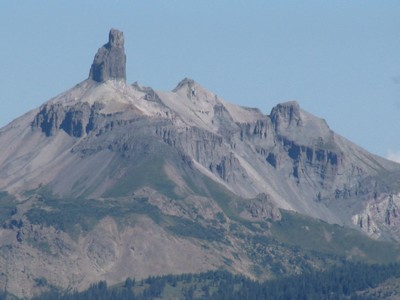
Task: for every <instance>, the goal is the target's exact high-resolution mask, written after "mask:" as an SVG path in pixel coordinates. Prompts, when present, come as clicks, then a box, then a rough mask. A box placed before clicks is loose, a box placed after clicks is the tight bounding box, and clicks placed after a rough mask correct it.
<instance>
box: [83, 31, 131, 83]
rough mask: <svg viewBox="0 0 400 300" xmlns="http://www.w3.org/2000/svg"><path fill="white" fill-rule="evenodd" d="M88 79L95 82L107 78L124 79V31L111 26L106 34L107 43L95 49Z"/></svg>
mask: <svg viewBox="0 0 400 300" xmlns="http://www.w3.org/2000/svg"><path fill="white" fill-rule="evenodd" d="M89 79H92V80H94V81H97V82H100V83H102V82H106V81H107V80H123V81H126V56H125V49H124V33H123V32H122V31H119V30H117V29H114V28H112V29H111V30H110V33H109V36H108V43H107V44H105V45H103V47H101V48H99V50H98V51H97V53H96V55H95V57H94V60H93V64H92V67H91V68H90V73H89Z"/></svg>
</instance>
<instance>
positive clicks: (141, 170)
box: [105, 158, 178, 198]
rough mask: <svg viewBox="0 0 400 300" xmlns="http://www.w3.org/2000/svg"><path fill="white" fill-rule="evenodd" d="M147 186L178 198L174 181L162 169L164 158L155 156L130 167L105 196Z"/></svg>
mask: <svg viewBox="0 0 400 300" xmlns="http://www.w3.org/2000/svg"><path fill="white" fill-rule="evenodd" d="M144 186H148V187H151V188H153V189H155V190H157V191H158V192H159V193H161V194H164V195H165V196H167V197H170V198H178V196H177V195H176V194H175V192H174V189H175V187H176V185H175V183H174V182H173V181H172V180H170V179H169V178H168V176H167V174H166V173H165V171H164V160H163V159H161V158H156V159H153V160H147V161H145V162H143V163H141V164H140V165H138V166H135V167H134V168H133V167H132V168H130V169H129V170H128V171H127V173H126V174H125V176H124V177H123V178H121V179H120V180H119V181H118V183H117V184H115V185H114V187H112V188H111V189H110V190H109V191H107V192H106V194H105V196H106V197H123V196H129V195H130V194H132V192H134V191H135V190H137V189H139V188H141V187H144Z"/></svg>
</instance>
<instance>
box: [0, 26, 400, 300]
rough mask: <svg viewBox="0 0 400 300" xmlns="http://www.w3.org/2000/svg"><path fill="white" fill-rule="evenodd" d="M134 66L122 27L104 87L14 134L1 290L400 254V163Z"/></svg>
mask: <svg viewBox="0 0 400 300" xmlns="http://www.w3.org/2000/svg"><path fill="white" fill-rule="evenodd" d="M125 62H126V57H125V50H124V36H123V33H122V32H121V31H118V30H115V29H112V30H111V31H110V34H109V41H108V43H106V44H105V45H104V46H103V47H101V48H100V49H99V50H98V52H97V54H96V55H95V58H94V61H93V64H92V66H91V69H90V72H89V77H88V79H86V80H84V81H83V82H81V83H79V84H77V85H76V86H74V87H73V88H71V89H70V90H68V91H66V92H64V93H62V94H60V95H58V96H56V97H54V98H53V99H50V100H49V101H47V102H45V103H44V104H43V105H42V106H40V107H38V108H36V109H34V110H32V111H30V112H28V113H26V114H25V115H23V116H21V117H19V118H18V119H16V120H14V121H13V122H11V123H10V124H8V125H7V126H5V127H4V128H2V129H1V130H0V190H1V191H2V193H1V194H0V197H1V199H0V200H1V201H0V203H1V206H2V213H0V219H1V222H2V224H3V227H2V229H1V230H0V267H1V270H2V275H1V276H0V288H3V289H4V290H7V291H10V292H12V293H14V294H16V295H18V296H28V297H29V296H31V295H33V294H37V293H40V292H42V291H43V290H45V289H46V287H49V286H59V287H63V288H79V289H81V288H86V287H87V286H88V285H89V284H90V283H92V282H94V281H96V280H100V279H101V280H107V281H109V282H114V283H115V282H119V281H123V280H125V278H126V277H129V276H130V277H136V278H144V277H146V276H149V275H160V274H168V273H174V274H179V273H187V272H202V271H208V270H215V269H218V268H225V269H227V270H229V271H231V272H235V273H241V274H243V275H246V276H248V277H250V278H254V279H260V280H262V279H266V278H271V277H274V276H278V275H282V274H297V273H301V272H302V271H303V270H305V269H310V268H317V269H323V268H324V267H326V265H329V264H334V263H335V262H338V261H340V260H341V259H343V258H347V259H350V258H352V259H353V258H354V259H363V260H366V261H375V262H387V261H390V260H396V259H398V257H397V253H398V249H399V248H398V247H399V246H398V244H397V243H393V242H390V241H399V240H400V233H399V232H398V229H397V228H398V226H397V224H398V222H399V220H400V218H399V212H398V210H399V205H400V165H399V164H397V163H394V162H391V161H388V160H386V159H384V158H381V157H378V156H376V155H373V154H371V153H368V152H367V151H365V150H364V149H362V148H360V147H358V146H357V145H355V144H353V143H351V142H350V141H348V140H346V139H345V138H343V137H341V136H340V135H338V134H336V133H334V132H333V131H332V130H331V129H330V128H329V126H328V125H327V124H326V122H325V121H324V120H323V119H320V118H318V117H315V116H313V115H312V114H310V113H308V112H306V111H304V110H302V109H301V108H300V106H299V104H298V103H297V102H286V103H282V104H278V105H277V106H275V107H274V108H273V109H272V111H271V113H270V114H269V115H265V114H263V113H262V112H261V111H260V110H258V109H255V108H248V107H242V106H237V105H233V104H231V103H229V102H226V101H225V100H223V99H221V98H220V97H218V96H217V95H215V94H214V93H212V92H210V91H208V90H207V89H206V88H204V87H202V86H201V85H200V84H198V83H197V82H195V81H194V80H192V79H188V78H185V79H183V80H182V81H181V82H180V83H179V84H178V85H177V86H176V88H175V89H173V90H172V91H170V92H165V91H156V90H154V89H152V88H150V87H145V86H142V85H140V84H138V83H134V84H131V85H130V84H127V83H126V65H125ZM362 232H364V233H366V234H367V235H369V236H370V237H372V238H374V239H375V240H372V239H371V238H369V237H368V236H367V235H365V234H363V233H362ZM316 253H317V254H316ZM293 264H295V267H294V268H293ZM43 282H45V283H46V284H43Z"/></svg>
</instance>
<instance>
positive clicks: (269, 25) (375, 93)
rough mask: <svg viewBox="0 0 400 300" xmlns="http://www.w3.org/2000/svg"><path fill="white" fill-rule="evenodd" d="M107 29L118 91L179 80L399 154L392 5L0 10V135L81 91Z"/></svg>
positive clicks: (7, 0) (34, 4)
mask: <svg viewBox="0 0 400 300" xmlns="http://www.w3.org/2000/svg"><path fill="white" fill-rule="evenodd" d="M111 27H115V28H118V29H120V30H122V31H124V34H125V41H126V42H125V49H126V53H127V76H128V81H129V82H130V83H132V82H134V81H138V82H139V83H141V84H144V85H148V86H151V87H153V88H154V89H158V90H171V89H173V88H174V87H175V86H176V84H177V83H178V82H179V81H180V80H181V79H183V78H184V77H191V78H193V79H194V80H196V81H197V82H198V83H200V84H201V85H203V86H204V87H206V88H208V89H209V90H211V91H213V92H215V93H217V94H218V95H219V96H220V97H222V98H224V99H225V100H227V101H230V102H234V103H237V104H240V105H245V106H253V107H259V108H260V109H261V110H262V111H264V112H265V113H269V112H270V110H271V108H272V107H273V106H274V105H276V104H277V103H279V102H283V101H287V100H297V101H298V102H299V103H300V105H301V107H302V108H303V109H305V110H307V111H309V112H311V113H313V114H314V115H317V116H319V117H322V118H324V119H326V120H327V122H328V124H329V125H330V127H331V128H332V129H333V130H335V131H336V132H338V133H339V134H341V135H343V136H345V137H347V138H348V139H350V140H352V141H354V142H356V143H357V144H359V145H361V146H362V147H364V148H366V149H367V150H369V151H371V152H373V153H376V154H379V155H381V156H387V155H388V154H389V152H392V153H396V152H399V153H400V133H399V129H400V128H399V127H400V126H399V124H400V118H399V114H400V1H399V0H393V1H390V0H385V1H376V0H374V1H370V0H352V1H348V0H346V1H341V0H334V1H326V0H319V1H311V0H302V1H299V0H295V1H278V0H276V1H268V0H254V1H252V0H250V1H244V0H243V1H241V0H229V1H228V0H213V1H212V0H201V1H190V0H185V1H183V0H182V1H181V0H157V1H156V0H154V1H153V0H146V1H144V0H141V1H135V0H125V1H122V0H119V1H118V0H114V1H113V0H108V1H103V0H84V1H82V0H79V1H77V0H68V1H54V0H41V1H37V0H25V1H22V0H21V1H15V0H13V1H11V0H4V1H2V3H1V4H0V36H1V48H0V82H1V89H0V126H4V125H5V124H7V123H8V122H10V121H11V120H12V119H14V118H16V117H17V116H19V115H21V114H23V113H24V112H26V111H28V110H30V109H32V108H35V107H37V106H39V105H41V104H42V103H43V102H45V101H46V100H48V99H49V98H51V97H53V96H55V95H57V94H59V93H61V92H63V91H64V90H66V89H68V88H70V87H72V86H73V85H75V84H76V83H78V82H80V81H82V80H84V79H85V78H86V77H87V75H88V72H89V68H90V65H91V63H92V61H93V56H94V54H95V53H96V51H97V49H98V48H99V47H100V46H102V45H103V44H104V43H105V42H107V38H108V31H109V29H110V28H111ZM399 156H400V155H399Z"/></svg>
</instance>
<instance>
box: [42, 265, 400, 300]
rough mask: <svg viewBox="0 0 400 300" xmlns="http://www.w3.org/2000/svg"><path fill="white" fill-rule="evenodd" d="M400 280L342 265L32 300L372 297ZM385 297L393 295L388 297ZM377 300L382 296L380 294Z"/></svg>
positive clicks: (171, 280) (166, 280) (164, 279)
mask: <svg viewBox="0 0 400 300" xmlns="http://www.w3.org/2000/svg"><path fill="white" fill-rule="evenodd" d="M398 278H400V265H399V264H390V265H368V264H360V263H346V264H345V265H342V266H340V267H336V266H335V267H332V268H331V269H329V270H327V271H323V272H309V273H306V274H303V275H298V276H290V277H282V278H279V279H276V280H271V281H266V282H264V283H261V282H256V281H252V280H250V279H248V278H246V277H243V276H240V275H233V274H230V273H228V272H225V271H213V272H207V273H201V274H182V275H166V276H157V277H149V278H147V279H145V280H141V281H135V280H134V279H131V278H128V279H127V280H126V281H125V283H123V284H119V285H116V286H113V287H108V286H107V283H106V282H105V281H101V282H99V283H97V284H93V285H92V286H91V287H90V288H89V289H88V290H86V291H83V292H80V293H79V292H73V293H63V292H62V291H58V290H55V289H53V290H52V291H50V292H48V293H45V294H43V295H41V296H40V297H39V298H34V299H42V300H47V299H52V300H56V299H62V300H75V299H80V300H83V299H85V300H91V299H97V300H101V299H114V300H125V299H141V300H147V299H215V300H219V299H230V300H235V299H249V300H251V299H355V300H356V299H377V298H376V297H375V296H374V295H373V294H371V293H370V292H369V290H370V289H372V288H376V287H378V286H379V285H380V284H382V283H385V282H386V281H387V280H388V279H398ZM387 296H392V295H390V293H387ZM380 298H381V299H382V298H384V295H383V294H380Z"/></svg>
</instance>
